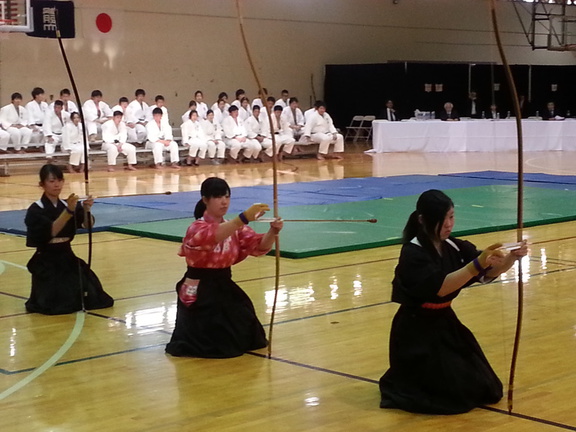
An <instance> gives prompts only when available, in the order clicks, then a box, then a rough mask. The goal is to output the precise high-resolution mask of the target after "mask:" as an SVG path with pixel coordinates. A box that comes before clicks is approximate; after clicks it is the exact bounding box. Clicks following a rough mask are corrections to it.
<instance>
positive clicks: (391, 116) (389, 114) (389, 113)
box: [380, 100, 400, 121]
mask: <svg viewBox="0 0 576 432" xmlns="http://www.w3.org/2000/svg"><path fill="white" fill-rule="evenodd" d="M380 117H381V118H382V119H384V120H388V121H400V117H399V116H398V113H397V112H396V110H395V109H394V102H392V101H391V100H387V101H386V108H384V109H383V110H382V111H381V113H380Z"/></svg>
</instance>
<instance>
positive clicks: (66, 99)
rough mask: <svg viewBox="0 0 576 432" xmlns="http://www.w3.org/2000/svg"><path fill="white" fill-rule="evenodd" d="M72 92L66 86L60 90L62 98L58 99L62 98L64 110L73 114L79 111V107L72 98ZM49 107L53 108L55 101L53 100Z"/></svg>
mask: <svg viewBox="0 0 576 432" xmlns="http://www.w3.org/2000/svg"><path fill="white" fill-rule="evenodd" d="M71 97H72V96H71V94H70V90H69V89H67V88H65V89H62V90H60V98H59V99H58V100H61V101H62V103H63V104H64V105H63V106H62V110H63V111H65V112H67V113H68V114H72V113H73V112H79V111H78V107H77V106H76V103H74V102H73V101H72V100H70V99H71ZM48 108H49V109H53V108H54V102H52V103H51V104H50V105H49V106H48Z"/></svg>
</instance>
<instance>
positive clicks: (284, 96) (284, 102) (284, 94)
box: [275, 89, 290, 108]
mask: <svg viewBox="0 0 576 432" xmlns="http://www.w3.org/2000/svg"><path fill="white" fill-rule="evenodd" d="M289 99H290V93H289V92H288V90H286V89H284V90H282V91H281V92H280V99H278V100H277V101H276V102H275V106H276V105H277V106H281V107H282V108H286V107H287V106H288V100H289Z"/></svg>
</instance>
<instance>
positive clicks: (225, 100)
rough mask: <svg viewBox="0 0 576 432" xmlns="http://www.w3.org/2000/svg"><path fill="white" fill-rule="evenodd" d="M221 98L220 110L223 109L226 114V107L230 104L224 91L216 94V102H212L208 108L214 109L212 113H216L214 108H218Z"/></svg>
mask: <svg viewBox="0 0 576 432" xmlns="http://www.w3.org/2000/svg"><path fill="white" fill-rule="evenodd" d="M221 100H223V101H224V108H222V109H221V111H225V112H226V114H227V113H228V108H230V104H229V103H228V94H227V93H226V92H220V94H219V95H218V99H216V102H214V103H213V104H212V106H211V107H210V109H211V110H212V111H214V113H216V110H217V109H218V106H219V104H220V101H221Z"/></svg>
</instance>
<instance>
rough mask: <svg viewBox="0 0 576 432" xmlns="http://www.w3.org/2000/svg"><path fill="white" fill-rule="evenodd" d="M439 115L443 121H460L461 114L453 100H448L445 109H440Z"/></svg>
mask: <svg viewBox="0 0 576 432" xmlns="http://www.w3.org/2000/svg"><path fill="white" fill-rule="evenodd" d="M438 117H439V118H440V120H442V121H460V116H459V115H458V112H457V111H456V110H455V109H454V105H453V104H452V103H451V102H446V103H445V104H444V109H443V110H442V111H440V115H439V116H438Z"/></svg>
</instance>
